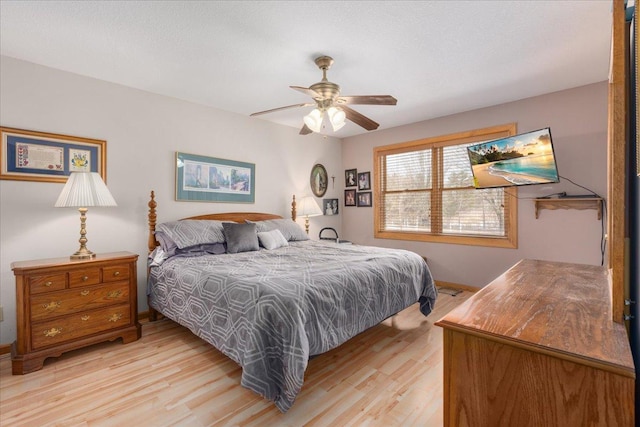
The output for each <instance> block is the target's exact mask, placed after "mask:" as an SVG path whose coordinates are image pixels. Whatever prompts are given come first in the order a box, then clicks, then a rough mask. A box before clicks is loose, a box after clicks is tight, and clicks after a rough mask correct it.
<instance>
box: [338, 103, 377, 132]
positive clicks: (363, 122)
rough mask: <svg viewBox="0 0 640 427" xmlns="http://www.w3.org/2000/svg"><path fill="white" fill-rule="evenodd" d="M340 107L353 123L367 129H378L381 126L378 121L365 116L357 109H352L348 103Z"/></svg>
mask: <svg viewBox="0 0 640 427" xmlns="http://www.w3.org/2000/svg"><path fill="white" fill-rule="evenodd" d="M340 108H342V111H344V113H345V115H346V116H347V119H348V120H351V121H352V122H353V123H355V124H357V125H358V126H361V127H363V128H365V129H366V130H375V129H378V126H380V125H379V124H378V123H376V122H374V121H373V120H371V119H370V118H369V117H367V116H363V115H362V114H360V113H358V112H357V111H356V110H354V109H351V108H349V107H347V106H346V105H341V106H340Z"/></svg>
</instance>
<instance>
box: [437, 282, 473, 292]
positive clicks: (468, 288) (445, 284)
mask: <svg viewBox="0 0 640 427" xmlns="http://www.w3.org/2000/svg"><path fill="white" fill-rule="evenodd" d="M436 286H439V287H442V288H451V289H459V290H461V291H468V292H478V291H479V290H480V288H476V287H475V286H469V285H461V284H459V283H451V282H443V281H441V280H436Z"/></svg>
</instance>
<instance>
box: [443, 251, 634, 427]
mask: <svg viewBox="0 0 640 427" xmlns="http://www.w3.org/2000/svg"><path fill="white" fill-rule="evenodd" d="M611 319H612V315H611V299H610V292H609V280H608V273H607V270H606V269H605V268H603V267H598V266H590V265H577V264H568V263H558V262H547V261H535V260H523V261H520V262H519V263H518V264H516V265H515V266H514V267H512V268H511V269H510V270H508V271H507V272H506V273H504V274H503V275H501V276H500V277H498V278H497V279H496V280H494V281H493V282H492V283H491V284H489V285H488V286H486V287H484V288H483V289H481V290H480V291H479V292H477V293H476V295H474V296H473V297H472V298H470V299H469V300H468V301H466V302H465V303H464V304H462V305H461V306H459V307H458V308H456V309H455V310H453V311H451V312H450V313H449V314H447V315H446V316H444V317H443V318H442V319H441V320H440V321H438V322H437V323H436V325H438V326H442V327H443V328H444V329H445V331H444V381H445V383H444V405H445V406H444V411H445V412H444V419H445V425H447V426H449V425H453V426H459V425H474V426H500V425H505V426H506V425H518V426H534V425H545V426H555V425H559V426H568V425H602V426H605V425H606V426H615V425H621V426H632V425H633V423H634V414H633V412H634V406H633V405H634V387H635V385H634V382H635V381H634V380H635V369H634V365H633V360H632V357H631V350H630V347H629V341H628V338H627V334H626V330H625V328H624V326H623V325H622V324H618V323H615V322H613V321H612V320H611Z"/></svg>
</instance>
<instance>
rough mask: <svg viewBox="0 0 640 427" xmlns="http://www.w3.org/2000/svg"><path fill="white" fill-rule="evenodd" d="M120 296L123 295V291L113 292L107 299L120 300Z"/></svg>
mask: <svg viewBox="0 0 640 427" xmlns="http://www.w3.org/2000/svg"><path fill="white" fill-rule="evenodd" d="M120 295H122V291H121V290H117V291H111V292H109V293H108V294H107V298H120Z"/></svg>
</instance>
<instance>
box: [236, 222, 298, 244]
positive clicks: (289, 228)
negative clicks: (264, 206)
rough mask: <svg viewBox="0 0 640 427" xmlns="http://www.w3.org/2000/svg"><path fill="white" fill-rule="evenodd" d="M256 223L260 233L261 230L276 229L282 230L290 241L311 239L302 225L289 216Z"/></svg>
mask: <svg viewBox="0 0 640 427" xmlns="http://www.w3.org/2000/svg"><path fill="white" fill-rule="evenodd" d="M247 222H249V221H247ZM255 224H256V225H257V226H258V228H257V230H258V233H260V232H261V231H271V230H274V229H277V230H280V232H281V233H282V235H283V236H284V238H285V239H286V240H287V241H288V242H291V241H301V240H309V236H308V235H307V233H306V232H305V231H304V230H303V229H302V227H300V225H298V224H297V223H296V222H295V221H293V220H292V219H289V218H282V219H267V220H265V221H258V222H256V223H255Z"/></svg>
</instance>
